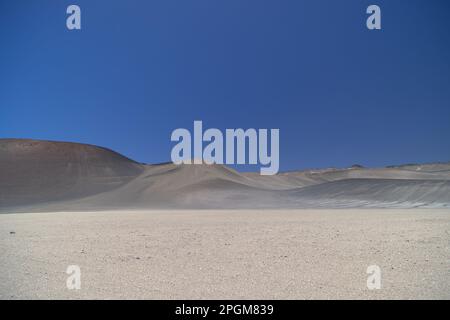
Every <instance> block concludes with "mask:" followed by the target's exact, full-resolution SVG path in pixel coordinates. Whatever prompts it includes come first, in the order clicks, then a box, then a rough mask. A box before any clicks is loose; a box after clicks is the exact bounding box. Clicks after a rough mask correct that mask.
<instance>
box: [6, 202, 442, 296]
mask: <svg viewBox="0 0 450 320" xmlns="http://www.w3.org/2000/svg"><path fill="white" fill-rule="evenodd" d="M449 213H450V211H449V210H448V209H311V210H308V209H293V210H136V211H97V212H52V213H45V212H41V213H18V214H8V213H6V214H1V215H0V243H1V245H0V256H1V259H0V298H1V299H24V298H26V299H28V298H31V299H55V298H56V299H114V298H121V299H122V298H124V299H134V298H136V299H354V298H356V299H383V298H388V299H432V298H437V299H449V298H450V289H449V288H450V268H449V267H450V264H449V262H450V261H449V258H450V254H449V253H450V251H449V249H450V248H449V239H450V214H449ZM69 265H78V266H79V267H80V270H81V288H80V289H79V290H69V289H68V288H67V286H66V280H67V277H68V276H69V275H68V274H66V269H67V267H68V266H69ZM370 265H377V266H379V267H380V269H381V288H380V289H379V290H377V289H375V290H369V289H368V287H367V278H368V277H369V274H367V273H366V271H367V267H368V266H370Z"/></svg>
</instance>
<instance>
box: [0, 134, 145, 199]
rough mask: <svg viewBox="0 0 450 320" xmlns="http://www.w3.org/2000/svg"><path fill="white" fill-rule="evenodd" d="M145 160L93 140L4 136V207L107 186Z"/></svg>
mask: <svg viewBox="0 0 450 320" xmlns="http://www.w3.org/2000/svg"><path fill="white" fill-rule="evenodd" d="M143 170H144V168H143V166H142V165H140V164H138V163H136V162H134V161H132V160H130V159H128V158H126V157H124V156H122V155H120V154H118V153H116V152H114V151H111V150H108V149H105V148H100V147H96V146H92V145H86V144H79V143H68V142H52V141H37V140H29V139H0V207H11V206H23V205H28V204H37V203H42V202H53V201H57V200H69V199H76V198H81V197H84V196H88V195H93V194H96V193H100V192H104V191H108V190H111V189H114V188H117V187H119V186H120V185H122V184H124V183H126V182H128V181H130V180H131V179H133V178H134V177H136V176H138V175H139V174H140V173H141V172H142V171H143Z"/></svg>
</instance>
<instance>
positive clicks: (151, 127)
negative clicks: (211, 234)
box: [0, 0, 450, 170]
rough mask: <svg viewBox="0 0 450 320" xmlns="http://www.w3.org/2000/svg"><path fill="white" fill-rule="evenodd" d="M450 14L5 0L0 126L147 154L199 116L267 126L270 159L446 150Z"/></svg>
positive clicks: (431, 157)
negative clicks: (74, 26)
mask: <svg viewBox="0 0 450 320" xmlns="http://www.w3.org/2000/svg"><path fill="white" fill-rule="evenodd" d="M69 4H78V5H79V6H80V7H81V10H82V30H81V31H69V30H67V29H66V22H65V21H66V17H67V15H66V12H65V11H66V8H67V6H68V5H69ZM370 4H378V5H379V6H380V7H381V9H382V28H383V29H382V30H381V31H369V30H367V28H366V26H365V21H366V18H367V15H366V13H365V11H366V8H367V6H368V5H370ZM449 17H450V1H446V0H442V1H439V0H430V1H425V0H403V1H402V0H389V1H381V0H374V1H364V0H341V1H337V0H329V1H318V0H308V1H301V0H293V1H284V0H278V1H275V0H272V1H264V0H251V1H250V0H220V1H219V0H183V1H181V0H177V1H173V0H164V1H163V0H158V1H144V0H141V1H137V0H127V1H125V0H121V1H106V0H104V1H100V0H96V1H92V0H89V1H88V0H73V1H54V0H40V1H31V0H30V1H13V0H11V1H6V0H2V1H1V2H0V137H18V138H35V139H49V140H64V141H74V142H84V143H91V144H96V145H101V146H105V147H109V148H111V149H114V150H116V151H118V152H120V153H123V154H125V155H127V156H129V157H131V158H133V159H135V160H137V161H141V162H148V163H156V162H163V161H169V160H170V150H171V148H172V146H173V143H171V142H170V134H171V132H172V130H174V129H176V128H180V127H186V128H192V125H193V121H194V120H203V123H204V126H205V127H216V128H220V129H225V128H237V127H242V128H279V129H280V169H281V170H291V169H298V168H308V167H326V166H338V167H342V166H348V165H351V164H353V163H361V164H363V165H367V166H384V165H389V164H398V163H405V162H429V161H448V160H450V19H449Z"/></svg>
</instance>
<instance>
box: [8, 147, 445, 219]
mask: <svg viewBox="0 0 450 320" xmlns="http://www.w3.org/2000/svg"><path fill="white" fill-rule="evenodd" d="M449 206H450V163H436V164H425V165H404V166H395V167H389V168H376V169H371V168H360V167H351V168H345V169H335V168H330V169H319V170H304V171H293V172H286V173H281V174H278V175H276V176H260V175H259V174H255V173H240V172H237V171H235V170H233V169H231V168H228V167H226V166H223V165H180V166H176V165H174V164H172V163H167V164H160V165H143V164H139V163H137V162H135V161H133V160H130V159H128V158H126V157H124V156H122V155H120V154H118V153H116V152H114V151H111V150H108V149H105V148H100V147H96V146H91V145H84V144H76V143H66V142H49V141H36V140H19V139H2V140H0V210H2V211H8V212H12V211H62V210H71V211H76V210H98V209H102V210H107V209H114V208H119V209H120V208H121V209H123V208H136V209H149V208H155V209H156V208H157V209H165V208H177V209H196V208H205V209H206V208H208V209H230V208H236V209H237V208H316V207H321V208H322V207H325V208H334V207H406V208H408V207H444V208H445V207H449Z"/></svg>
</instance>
